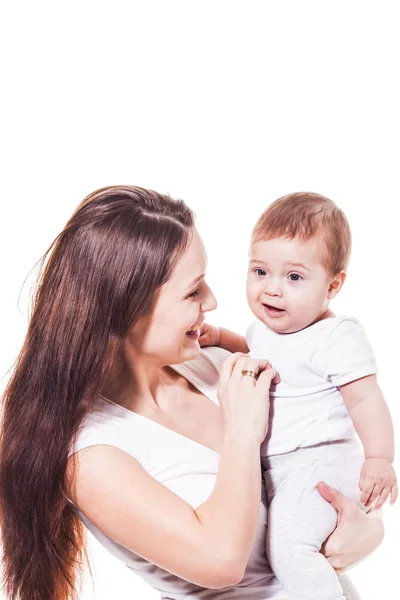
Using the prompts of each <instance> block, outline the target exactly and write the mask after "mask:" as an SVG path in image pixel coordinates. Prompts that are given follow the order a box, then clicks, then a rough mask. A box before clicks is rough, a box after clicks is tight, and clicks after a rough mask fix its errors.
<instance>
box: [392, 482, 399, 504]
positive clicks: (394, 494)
mask: <svg viewBox="0 0 400 600" xmlns="http://www.w3.org/2000/svg"><path fill="white" fill-rule="evenodd" d="M398 495H399V488H398V487H397V483H395V484H394V486H393V487H392V491H391V494H390V504H394V503H395V502H396V500H397V496H398Z"/></svg>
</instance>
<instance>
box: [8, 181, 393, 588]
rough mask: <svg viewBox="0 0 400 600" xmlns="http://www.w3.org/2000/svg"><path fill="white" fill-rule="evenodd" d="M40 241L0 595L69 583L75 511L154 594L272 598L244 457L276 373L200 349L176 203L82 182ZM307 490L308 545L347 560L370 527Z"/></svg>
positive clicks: (77, 552) (78, 523)
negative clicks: (311, 511) (326, 522)
mask: <svg viewBox="0 0 400 600" xmlns="http://www.w3.org/2000/svg"><path fill="white" fill-rule="evenodd" d="M50 251H51V252H50ZM45 256H48V260H47V262H46V264H45V266H44V269H43V273H42V276H41V280H40V284H39V286H38V290H37V293H36V297H35V306H34V310H33V314H32V317H31V321H30V324H29V330H28V334H27V337H26V340H25V343H24V346H23V348H22V351H21V353H20V356H19V358H18V361H17V365H16V368H15V371H14V373H13V376H12V378H11V380H10V382H9V384H8V386H7V389H6V392H5V395H4V409H3V420H2V427H1V440H0V457H1V458H0V461H1V463H0V501H1V513H0V514H1V528H2V541H3V554H4V555H3V564H4V583H5V590H6V593H7V597H8V598H10V600H16V599H17V598H19V599H20V600H33V599H34V600H36V599H40V600H67V599H68V598H78V595H77V587H78V575H79V573H80V567H81V564H82V558H83V556H84V530H83V526H82V523H84V524H85V525H86V526H87V527H88V529H90V530H91V531H92V533H93V534H94V535H95V536H96V537H97V539H98V540H99V541H100V542H101V543H102V544H103V545H104V546H105V547H106V548H108V549H109V550H110V551H111V552H112V553H113V554H114V555H115V556H117V557H118V558H120V559H121V560H123V561H124V562H125V564H127V566H128V567H130V568H131V569H133V570H134V571H135V572H137V573H138V574H139V575H141V576H142V577H143V578H144V579H145V580H146V581H147V582H148V583H149V584H150V585H152V586H153V587H155V588H156V589H158V590H159V591H160V593H161V596H162V598H170V599H174V598H191V597H196V598H200V599H201V600H205V599H209V598H252V599H260V600H264V599H267V598H268V599H270V598H271V599H272V598H273V599H280V600H283V599H284V598H286V595H285V593H284V592H283V590H282V588H281V586H280V584H279V582H278V581H277V580H276V579H275V578H274V577H273V575H272V573H271V572H270V570H269V567H268V565H267V563H266V558H265V554H264V545H265V544H264V536H265V523H266V506H265V504H264V501H263V500H264V499H263V498H261V473H260V460H259V446H260V443H261V441H262V440H263V438H264V437H265V434H266V429H267V427H268V408H269V407H268V403H267V402H266V398H268V389H269V386H270V383H271V381H272V380H273V379H274V378H275V380H277V378H278V375H277V374H276V372H275V371H274V370H273V368H271V366H270V365H269V364H268V363H267V362H266V361H262V360H259V361H257V360H255V359H250V358H249V357H248V356H247V355H242V354H239V353H236V354H232V355H230V354H229V353H227V352H226V351H224V350H222V349H219V348H205V349H203V350H201V351H200V347H199V343H198V338H199V336H200V330H201V325H202V323H203V320H204V316H205V313H206V312H207V311H209V310H213V309H214V308H215V307H216V301H215V298H214V296H213V295H212V293H211V290H210V289H209V287H208V286H207V284H206V282H205V279H204V277H205V269H206V255H205V251H204V247H203V244H202V241H201V239H200V237H199V235H198V232H197V230H196V228H195V226H194V215H193V213H192V212H191V211H190V209H189V208H188V207H187V206H186V205H185V204H184V203H183V202H182V201H174V200H172V199H170V198H169V197H167V196H163V195H161V194H157V193H155V192H152V191H147V190H143V189H141V188H135V187H110V188H105V189H102V190H98V191H96V192H94V193H93V194H91V195H90V196H88V197H87V198H86V199H85V200H84V201H83V202H82V203H81V205H80V206H79V207H78V209H77V210H76V212H75V213H74V214H73V216H72V217H71V219H70V220H69V222H68V223H67V225H66V227H65V228H64V230H63V231H62V232H61V234H60V235H59V236H58V237H57V239H56V240H55V242H54V244H53V245H52V246H51V248H50V249H49V251H48V252H47V253H46V255H45ZM249 371H253V372H254V373H255V374H256V377H252V376H249V375H251V374H249ZM219 377H220V382H219V388H218V400H219V404H220V406H218V402H217V397H216V391H217V385H218V379H219ZM321 492H322V493H323V495H324V496H325V497H326V499H328V500H331V501H332V502H333V503H334V505H335V507H337V508H338V509H339V526H338V528H337V530H336V532H334V534H333V535H332V537H331V539H330V540H329V541H328V543H327V545H326V548H325V553H326V555H327V556H329V555H331V558H330V560H331V562H332V564H333V565H334V566H335V567H343V566H347V565H349V564H352V563H354V562H356V561H357V560H359V559H360V558H361V557H363V556H365V555H366V554H368V553H369V552H370V551H372V549H373V548H375V547H376V546H377V545H378V544H379V542H380V540H381V538H382V525H381V523H380V521H379V519H375V518H373V517H372V516H366V515H364V514H363V513H362V512H361V511H360V510H359V509H358V508H357V506H356V505H353V504H352V503H351V502H350V501H346V499H345V498H343V497H341V496H340V495H339V494H337V493H336V494H335V492H334V491H332V490H329V489H327V488H323V489H321ZM260 499H261V502H260ZM354 540H356V541H354ZM341 546H342V547H345V548H346V550H344V551H341V549H340V548H341ZM344 585H346V584H345V583H344ZM347 597H348V599H350V598H351V597H352V598H354V597H355V596H351V595H350V592H349V595H348V596H347Z"/></svg>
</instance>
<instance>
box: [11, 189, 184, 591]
mask: <svg viewBox="0 0 400 600" xmlns="http://www.w3.org/2000/svg"><path fill="white" fill-rule="evenodd" d="M193 226H194V215H193V213H192V211H191V210H190V209H189V208H188V207H187V206H186V205H185V203H184V202H183V201H181V200H172V199H171V198H170V197H169V196H165V195H161V194H157V193H156V192H153V191H149V190H144V189H142V188H138V187H131V186H121V187H117V186H114V187H108V188H103V189H100V190H97V191H96V192H94V193H92V194H90V195H89V196H88V197H87V198H85V199H84V200H83V202H82V203H81V204H80V205H79V206H78V208H77V210H76V211H75V213H74V214H73V215H72V217H71V219H70V220H69V221H68V223H67V224H66V226H65V228H64V230H63V231H62V232H61V233H60V234H59V236H58V237H57V238H56V239H55V241H54V242H53V244H52V245H51V246H50V248H49V249H48V251H47V252H46V254H45V255H44V257H43V259H42V269H41V274H40V277H39V280H38V285H37V289H36V293H35V296H34V304H33V311H32V316H31V319H30V322H29V328H28V333H27V335H26V339H25V342H24V344H23V347H22V350H21V352H20V354H19V356H18V359H17V361H16V365H15V368H14V371H13V374H12V376H11V378H10V380H9V383H8V385H7V388H6V390H5V393H4V397H3V407H2V420H1V429H0V528H1V541H2V546H3V548H2V554H3V556H2V583H3V590H4V592H5V593H6V594H7V598H9V599H10V600H69V599H72V600H75V599H77V598H78V597H79V596H78V594H79V591H80V585H81V581H82V579H81V578H82V573H83V566H84V564H85V563H84V559H86V560H87V554H86V550H85V532H84V527H83V525H82V523H81V521H80V520H79V518H78V517H77V516H76V514H75V513H74V511H73V508H72V507H71V505H70V504H69V502H68V487H67V482H66V466H67V457H68V451H69V449H70V447H71V444H73V442H74V440H75V439H76V436H77V435H78V433H79V430H80V426H81V425H82V423H83V420H84V419H85V417H86V416H87V415H88V414H89V413H90V411H91V410H93V408H94V407H95V405H96V399H97V397H98V394H99V393H100V391H101V388H102V385H103V383H104V381H105V378H106V376H107V374H108V372H109V370H110V369H111V367H112V365H113V361H114V358H115V356H116V355H117V352H118V348H119V342H120V340H122V339H123V338H124V336H125V335H126V333H127V332H128V330H129V329H130V328H131V327H132V325H133V324H134V323H135V322H136V321H137V319H139V318H140V316H141V315H143V314H144V313H145V311H146V308H147V309H148V307H149V306H150V303H151V300H152V296H153V293H154V291H155V290H156V289H157V288H158V287H159V286H161V285H162V284H163V283H165V281H167V280H168V278H169V277H170V275H171V272H172V270H173V268H174V265H175V264H176V261H177V259H178V258H179V256H180V255H181V254H182V253H183V252H184V250H185V248H186V247H187V244H188V241H189V238H190V232H191V230H192V228H193Z"/></svg>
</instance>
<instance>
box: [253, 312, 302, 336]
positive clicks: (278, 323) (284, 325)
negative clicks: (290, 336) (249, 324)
mask: <svg viewBox="0 0 400 600" xmlns="http://www.w3.org/2000/svg"><path fill="white" fill-rule="evenodd" d="M261 316H262V317H263V318H261V319H260V320H261V321H262V322H263V323H264V324H265V325H266V326H267V327H268V328H269V329H272V331H275V333H296V332H297V331H301V330H302V329H305V328H306V327H307V324H306V325H305V324H303V323H296V322H294V321H293V320H291V319H290V318H288V315H285V316H284V317H280V318H278V319H268V318H267V317H266V316H265V315H261ZM258 318H260V317H258Z"/></svg>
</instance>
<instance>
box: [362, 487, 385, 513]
mask: <svg viewBox="0 0 400 600" xmlns="http://www.w3.org/2000/svg"><path fill="white" fill-rule="evenodd" d="M382 491H383V488H382V486H381V485H378V484H375V485H374V489H373V490H372V492H371V495H370V497H369V498H368V502H367V503H366V505H365V506H366V507H367V508H368V507H370V506H371V504H373V503H374V502H375V500H376V499H377V498H378V497H379V496H380V494H381V493H382Z"/></svg>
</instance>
